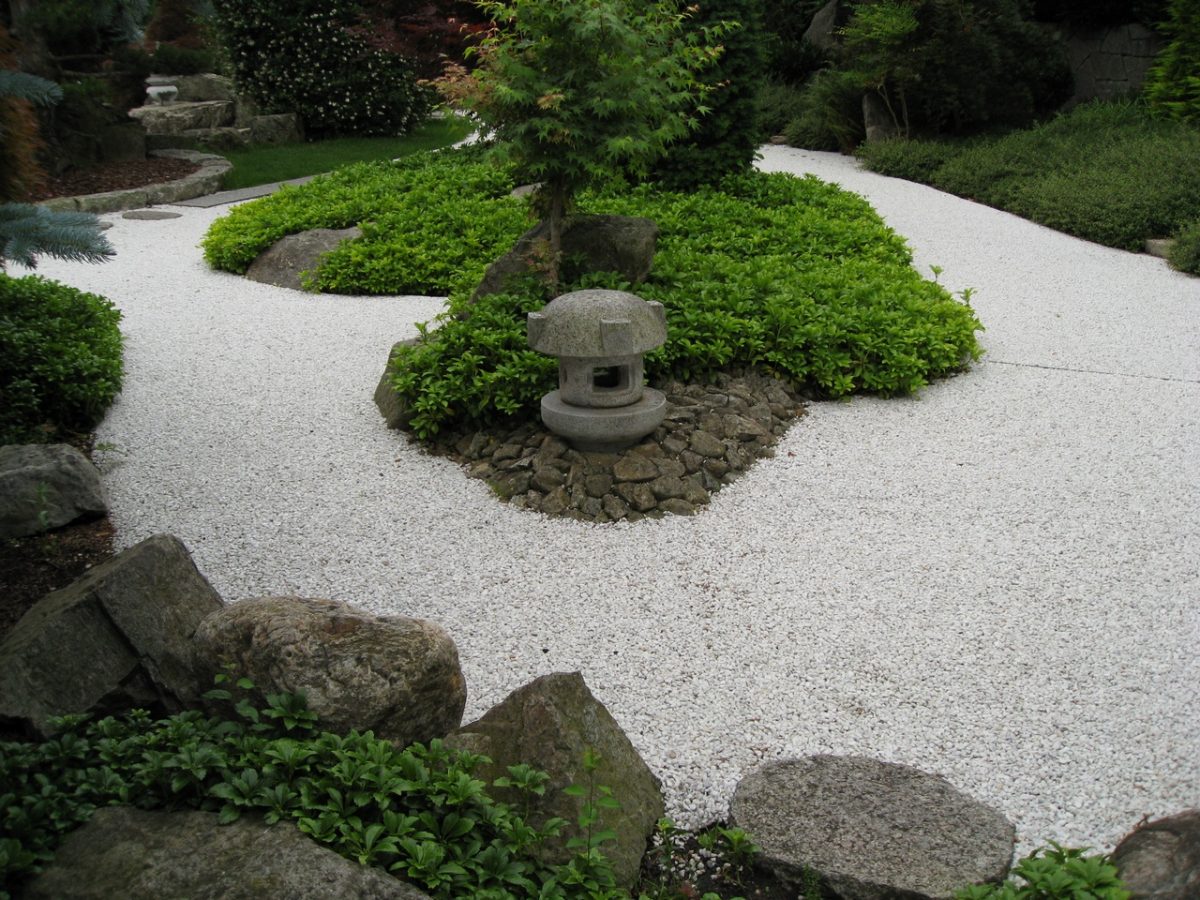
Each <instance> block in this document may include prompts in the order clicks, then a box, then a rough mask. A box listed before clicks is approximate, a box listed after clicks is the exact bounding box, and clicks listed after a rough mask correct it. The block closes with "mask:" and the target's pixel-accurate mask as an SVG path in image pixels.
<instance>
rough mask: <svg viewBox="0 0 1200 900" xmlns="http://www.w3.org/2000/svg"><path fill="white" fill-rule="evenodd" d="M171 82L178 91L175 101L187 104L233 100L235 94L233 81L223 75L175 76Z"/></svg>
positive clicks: (210, 73)
mask: <svg viewBox="0 0 1200 900" xmlns="http://www.w3.org/2000/svg"><path fill="white" fill-rule="evenodd" d="M171 81H172V82H173V83H174V84H175V87H176V88H177V89H178V90H179V93H178V94H176V95H175V99H176V100H179V101H187V102H199V101H205V100H234V99H236V97H237V92H236V91H235V90H234V86H233V79H232V78H227V77H226V76H224V75H215V74H213V73H212V72H206V73H203V74H200V75H175V76H172V78H171Z"/></svg>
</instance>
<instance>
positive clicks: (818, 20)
mask: <svg viewBox="0 0 1200 900" xmlns="http://www.w3.org/2000/svg"><path fill="white" fill-rule="evenodd" d="M840 5H841V3H840V0H829V2H828V3H826V4H825V5H824V6H822V7H821V8H820V9H819V10H817V13H816V15H814V16H813V18H812V22H810V23H809V25H808V28H807V29H806V30H805V32H804V36H803V37H802V38H801V40H803V41H805V42H807V43H809V44H812V45H813V46H814V47H816V48H817V49H818V50H825V51H829V50H832V49H833V48H834V47H836V46H837V24H838V12H839V7H840Z"/></svg>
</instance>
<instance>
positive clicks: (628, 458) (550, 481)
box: [376, 372, 805, 524]
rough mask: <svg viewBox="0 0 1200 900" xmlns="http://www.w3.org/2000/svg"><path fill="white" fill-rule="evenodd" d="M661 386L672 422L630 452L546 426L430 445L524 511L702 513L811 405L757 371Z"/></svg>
mask: <svg viewBox="0 0 1200 900" xmlns="http://www.w3.org/2000/svg"><path fill="white" fill-rule="evenodd" d="M384 379H385V381H386V379H387V375H386V374H385V376H384ZM657 387H658V388H659V389H660V390H662V391H663V393H665V394H666V395H667V414H666V418H665V420H664V422H663V424H662V425H660V426H659V427H658V428H657V429H656V430H655V431H654V433H653V434H651V435H650V436H649V437H647V438H646V439H645V440H643V441H642V442H641V443H639V444H637V445H636V446H634V447H631V448H629V449H628V450H622V451H619V452H616V453H581V452H580V451H578V450H574V449H572V448H571V447H570V446H569V445H568V444H567V442H566V441H565V440H563V439H562V438H561V437H559V436H557V435H555V434H551V433H550V432H549V431H548V430H547V429H546V428H545V427H544V426H543V425H542V424H541V423H540V422H533V423H529V422H527V423H525V424H522V425H520V426H519V427H516V428H512V429H509V430H506V431H499V432H492V431H475V432H465V433H464V432H457V433H451V434H446V435H442V436H440V437H439V438H438V439H436V440H435V441H433V443H432V445H431V447H430V449H431V450H432V452H434V453H436V454H438V455H441V456H446V457H449V458H450V459H453V460H454V461H456V462H458V463H460V464H462V465H463V466H465V467H466V470H467V474H468V475H469V476H470V477H472V478H479V479H482V480H483V481H486V482H487V483H488V485H489V486H490V487H491V488H492V490H494V491H495V492H496V495H497V496H498V497H500V498H501V499H502V500H506V501H508V502H509V503H511V504H512V505H513V506H515V507H517V508H518V509H528V510H533V511H535V512H541V513H544V514H546V515H548V516H556V517H566V518H572V519H577V520H579V521H583V522H593V523H596V524H606V523H609V522H617V521H627V522H637V521H639V520H641V519H645V518H661V517H662V516H664V515H667V514H670V515H685V516H690V515H694V514H695V513H696V512H697V511H698V510H699V509H700V508H701V507H703V506H705V505H707V504H708V503H709V501H710V499H711V497H712V495H713V494H714V493H716V492H717V491H719V490H720V489H721V488H722V487H724V486H725V485H728V484H731V483H732V482H733V481H735V480H736V479H737V478H739V477H740V476H741V475H743V474H744V473H745V472H746V471H747V470H748V469H749V468H750V467H751V466H752V465H753V464H754V463H755V462H756V461H757V460H759V459H761V458H763V457H770V456H773V455H774V453H775V450H774V447H775V444H776V443H777V442H778V441H779V438H780V437H781V436H782V435H783V434H784V432H786V431H787V429H788V428H789V427H790V426H791V425H792V424H793V423H794V422H795V421H796V419H798V418H799V417H801V416H803V415H804V411H805V408H804V399H803V397H802V396H801V395H800V393H799V392H797V391H796V390H795V389H794V388H792V387H791V386H789V385H788V384H787V382H785V381H782V380H780V379H776V378H772V377H770V376H766V375H761V374H758V373H754V372H745V373H741V374H724V373H722V374H719V375H717V376H716V378H715V379H714V380H713V382H712V383H710V384H684V383H682V382H679V381H669V382H665V383H662V384H660V385H657ZM384 388H390V385H386V384H385V385H381V391H377V392H376V402H377V403H379V404H380V406H381V411H383V412H384V415H385V418H388V421H389V424H390V425H391V426H392V427H397V425H398V424H399V422H401V421H402V419H399V418H398V417H395V416H389V415H388V412H387V410H386V408H385V407H386V403H387V401H388V400H389V399H390V398H389V396H388V395H389V394H391V395H392V396H394V392H392V391H390V390H386V389H384ZM381 394H382V397H381Z"/></svg>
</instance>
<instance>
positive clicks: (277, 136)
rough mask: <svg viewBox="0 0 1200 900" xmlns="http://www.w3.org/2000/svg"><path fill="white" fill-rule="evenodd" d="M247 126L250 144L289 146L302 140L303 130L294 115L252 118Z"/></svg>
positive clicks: (282, 114) (280, 114)
mask: <svg viewBox="0 0 1200 900" xmlns="http://www.w3.org/2000/svg"><path fill="white" fill-rule="evenodd" d="M247 124H248V125H249V127H250V142H251V143H252V144H291V143H295V142H297V141H302V140H304V128H303V126H302V125H301V124H300V117H299V116H298V115H296V114H295V113H277V114H276V115H271V116H253V117H251V118H250V119H249V121H248V122H247Z"/></svg>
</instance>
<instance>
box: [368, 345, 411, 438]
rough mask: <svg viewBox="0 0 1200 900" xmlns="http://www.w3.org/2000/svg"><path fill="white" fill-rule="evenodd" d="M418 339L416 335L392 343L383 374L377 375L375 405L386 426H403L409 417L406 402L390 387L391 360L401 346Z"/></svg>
mask: <svg viewBox="0 0 1200 900" xmlns="http://www.w3.org/2000/svg"><path fill="white" fill-rule="evenodd" d="M420 341H421V339H420V338H419V337H417V338H408V339H407V340H404V341H397V342H396V343H395V344H393V345H392V349H391V351H390V352H389V353H388V361H387V365H386V366H384V367H383V375H381V376H380V377H379V384H378V385H377V386H376V388H375V405H376V406H377V407H379V413H380V415H382V416H383V420H384V421H385V422H386V423H387V427H388V428H403V427H404V426H406V425H407V424H408V423H409V420H410V418H411V417H410V415H409V410H408V405H407V403H406V402H405V401H404V400H401V399H400V395H399V394H397V393H396V389H395V388H394V387H392V360H393V359H394V358H395V356H396V351H397V350H399V349H400V348H401V347H413V346H416V345H417V344H418V343H420Z"/></svg>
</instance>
